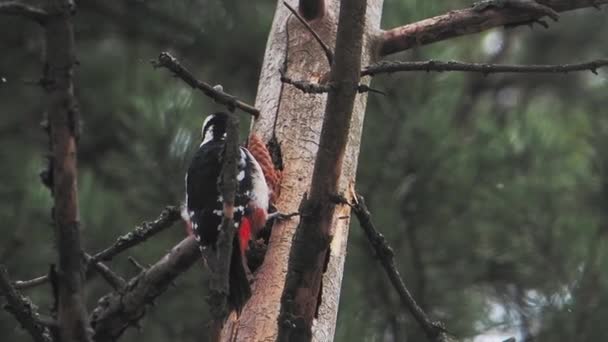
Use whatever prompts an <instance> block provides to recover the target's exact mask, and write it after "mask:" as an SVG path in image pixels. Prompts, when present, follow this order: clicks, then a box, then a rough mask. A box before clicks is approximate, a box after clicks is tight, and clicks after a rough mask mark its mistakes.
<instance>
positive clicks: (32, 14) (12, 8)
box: [0, 1, 49, 25]
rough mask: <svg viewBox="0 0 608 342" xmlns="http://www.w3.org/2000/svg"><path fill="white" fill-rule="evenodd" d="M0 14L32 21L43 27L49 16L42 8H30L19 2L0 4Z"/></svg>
mask: <svg viewBox="0 0 608 342" xmlns="http://www.w3.org/2000/svg"><path fill="white" fill-rule="evenodd" d="M0 14H6V15H14V16H20V17H22V18H26V19H30V20H33V21H35V22H37V23H38V24H40V25H44V24H45V23H46V21H47V19H48V16H49V15H48V13H47V12H46V11H45V10H43V9H42V8H37V7H34V6H30V5H27V4H24V3H21V2H20V1H5V2H0Z"/></svg>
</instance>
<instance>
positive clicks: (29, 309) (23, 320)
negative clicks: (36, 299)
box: [0, 265, 53, 342]
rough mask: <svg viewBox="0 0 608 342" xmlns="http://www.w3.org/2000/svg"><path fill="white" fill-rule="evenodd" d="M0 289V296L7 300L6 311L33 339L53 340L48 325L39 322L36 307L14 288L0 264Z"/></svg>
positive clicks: (46, 341)
mask: <svg viewBox="0 0 608 342" xmlns="http://www.w3.org/2000/svg"><path fill="white" fill-rule="evenodd" d="M0 291H1V292H0V296H4V297H5V298H6V301H7V302H8V305H6V306H5V309H6V311H8V312H10V313H11V314H13V315H14V316H15V318H16V319H17V321H19V323H20V324H21V326H23V328H24V329H25V330H27V331H28V332H29V333H30V335H31V336H32V338H33V339H34V341H36V342H52V341H53V339H52V338H51V333H50V331H49V329H48V327H47V326H45V325H44V324H42V323H41V322H42V320H43V319H42V318H41V317H40V315H39V314H38V312H37V310H38V309H37V307H36V306H35V305H34V304H33V303H32V302H31V301H30V300H29V299H28V298H26V297H24V296H22V295H21V294H20V293H19V292H18V291H17V290H16V289H15V287H14V286H13V285H12V284H11V281H10V279H9V276H8V272H7V271H6V268H5V267H4V266H2V265H0Z"/></svg>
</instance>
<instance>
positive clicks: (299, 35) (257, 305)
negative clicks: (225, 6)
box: [222, 0, 383, 341]
mask: <svg viewBox="0 0 608 342" xmlns="http://www.w3.org/2000/svg"><path fill="white" fill-rule="evenodd" d="M288 2H289V4H291V5H292V6H296V5H297V1H295V0H290V1H288ZM382 3H383V1H382V0H370V1H369V2H368V7H367V17H366V29H365V37H364V45H363V46H364V48H363V54H362V63H363V64H364V65H366V64H369V63H371V62H374V61H375V59H376V56H375V55H374V48H373V47H372V44H371V42H372V40H373V39H372V38H375V37H377V36H378V35H379V34H380V29H379V25H380V16H381V11H382ZM338 8H339V1H338V0H333V1H327V9H326V14H325V15H324V16H323V18H322V19H320V20H313V21H310V22H309V24H310V25H311V26H312V28H313V29H314V30H315V31H316V32H317V33H318V34H319V35H320V36H321V38H322V39H323V40H324V41H325V42H326V43H327V44H328V45H329V46H332V47H333V46H334V45H335V40H336V32H337V31H336V29H337V18H338ZM285 61H286V63H285ZM284 63H285V65H286V75H287V76H289V77H291V78H293V79H297V80H305V81H310V82H319V81H320V80H323V79H326V77H327V74H328V72H329V64H328V62H327V60H326V59H325V58H324V52H323V50H322V49H321V47H320V46H319V44H318V43H317V42H316V41H315V40H314V39H313V38H312V35H311V33H310V32H309V31H308V30H307V29H306V28H304V26H303V25H302V24H301V23H300V22H298V20H297V19H296V18H295V17H293V16H291V15H290V12H289V11H288V9H287V8H285V6H284V5H283V4H282V1H278V3H277V9H276V13H275V17H274V21H273V25H272V31H271V33H270V35H269V39H268V43H267V47H266V53H265V56H264V64H263V66H262V72H261V75H260V83H259V86H258V95H257V98H256V103H255V106H256V108H258V109H260V112H261V114H260V118H259V119H257V120H256V121H255V122H254V124H253V130H252V132H253V133H255V134H257V135H258V136H260V137H262V139H263V140H264V141H266V142H268V141H269V140H270V139H271V138H272V137H273V133H274V136H276V138H277V140H278V142H279V145H280V147H281V152H282V159H283V165H284V170H283V174H282V182H281V196H280V198H279V199H278V202H277V206H278V208H279V209H280V210H281V211H282V212H293V211H297V210H298V208H299V205H300V202H301V200H302V197H303V195H304V193H306V192H308V191H309V189H310V184H311V179H312V172H313V167H314V161H315V158H316V154H317V152H318V144H319V139H320V133H321V125H322V123H323V113H324V110H325V103H326V98H327V96H326V95H324V94H320V95H311V94H304V93H302V92H301V91H300V90H298V89H296V88H294V87H293V86H291V85H284V84H281V81H280V73H279V71H280V70H281V68H282V67H283V65H284ZM366 100H367V97H366V96H365V95H360V96H357V98H356V100H355V106H354V110H353V117H352V121H351V129H350V133H349V136H348V144H347V147H346V152H345V155H344V161H343V164H342V172H341V175H340V184H339V189H340V190H341V191H345V190H346V189H347V187H348V185H349V184H352V183H353V182H354V179H355V174H356V168H357V158H358V155H359V147H360V143H361V130H362V126H363V116H364V113H365V106H366ZM348 215H349V209H348V208H346V207H338V208H337V210H336V212H335V213H334V215H333V220H332V222H333V224H332V235H333V239H332V241H331V246H330V258H329V264H328V267H327V271H326V272H325V275H324V277H323V289H322V291H323V292H322V301H321V306H320V307H319V315H318V317H317V320H316V322H315V324H314V326H313V338H314V339H315V340H317V341H331V340H332V339H333V336H334V330H335V322H336V318H337V312H338V303H339V298H340V286H341V283H342V273H343V269H344V257H345V252H346V241H347V238H348V227H349V219H339V218H343V217H345V216H348ZM298 221H299V219H297V218H294V219H291V220H288V221H284V222H280V223H277V224H275V226H274V228H273V232H272V236H271V238H270V245H269V249H268V252H267V254H266V259H265V261H264V264H263V265H262V266H261V268H260V269H259V270H258V271H257V273H256V274H255V282H254V283H253V296H252V298H251V299H250V300H249V302H248V303H247V305H246V306H245V308H244V309H243V311H242V312H241V315H240V317H239V318H238V320H231V321H229V322H228V323H227V324H226V326H225V328H224V331H223V336H222V339H223V340H224V341H274V340H276V338H277V336H278V335H277V334H278V321H277V319H278V316H279V311H280V300H281V295H282V293H283V286H284V284H285V276H286V273H287V263H288V258H289V252H290V249H291V242H292V239H293V236H294V232H295V229H296V227H297V225H298V223H299V222H298Z"/></svg>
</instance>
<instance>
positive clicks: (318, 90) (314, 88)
mask: <svg viewBox="0 0 608 342" xmlns="http://www.w3.org/2000/svg"><path fill="white" fill-rule="evenodd" d="M280 73H281V82H283V83H287V84H291V85H292V86H294V87H296V88H298V89H299V90H301V91H302V92H304V93H306V94H323V93H328V92H329V90H330V89H331V86H329V85H328V84H319V83H312V82H308V81H298V80H294V79H292V78H290V77H287V76H285V72H284V71H283V70H281V71H280Z"/></svg>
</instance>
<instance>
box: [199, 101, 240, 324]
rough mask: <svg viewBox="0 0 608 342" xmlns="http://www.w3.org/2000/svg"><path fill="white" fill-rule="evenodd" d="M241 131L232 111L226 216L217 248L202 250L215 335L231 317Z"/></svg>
mask: <svg viewBox="0 0 608 342" xmlns="http://www.w3.org/2000/svg"><path fill="white" fill-rule="evenodd" d="M238 134H239V131H238V120H237V117H236V116H235V115H234V114H232V113H230V114H229V118H228V122H227V124H226V143H225V145H224V151H223V154H222V169H221V174H220V183H219V185H220V192H221V194H222V197H223V199H224V202H223V206H224V208H223V217H222V224H221V228H220V232H219V234H218V238H217V241H216V248H206V249H203V250H202V253H203V257H204V258H205V260H206V263H207V267H208V268H209V274H210V279H209V295H208V296H207V302H208V303H209V306H210V310H211V316H212V317H213V319H214V322H215V324H214V331H213V335H214V336H219V334H220V333H221V328H222V325H223V322H224V320H225V319H226V317H228V314H229V313H230V312H229V303H228V295H229V293H230V264H231V259H232V248H233V241H234V234H235V227H234V199H235V196H236V191H237V186H238V182H237V177H236V176H237V172H238V167H237V163H238V161H239V156H240V153H239V144H238V140H239V135H238Z"/></svg>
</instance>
